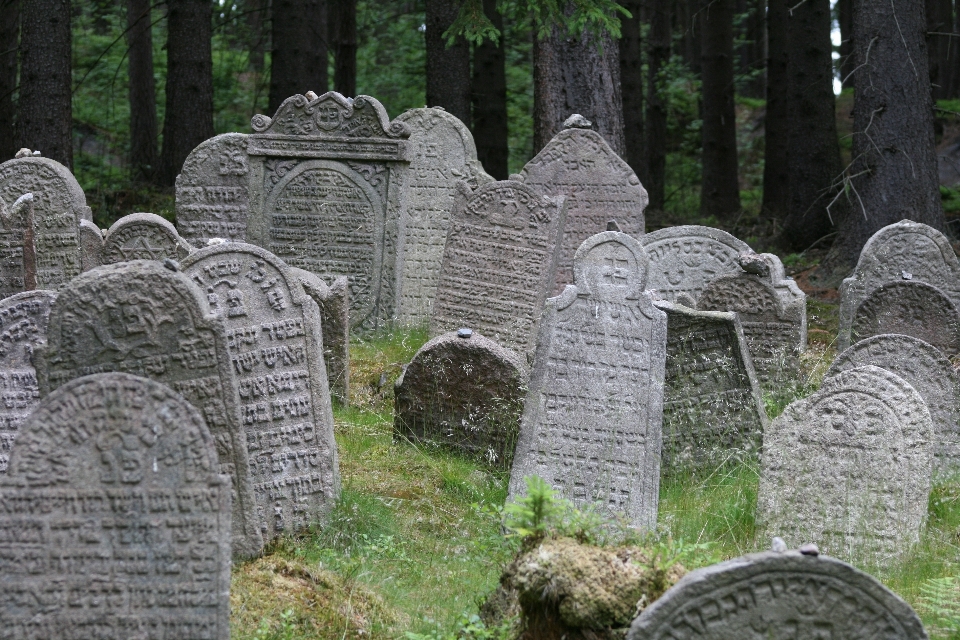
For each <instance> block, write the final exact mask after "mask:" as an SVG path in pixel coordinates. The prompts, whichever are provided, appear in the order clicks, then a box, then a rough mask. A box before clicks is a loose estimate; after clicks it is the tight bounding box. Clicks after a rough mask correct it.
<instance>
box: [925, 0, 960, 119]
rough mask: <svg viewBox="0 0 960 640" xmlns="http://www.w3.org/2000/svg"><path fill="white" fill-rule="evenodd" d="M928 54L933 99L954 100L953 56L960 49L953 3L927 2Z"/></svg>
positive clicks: (928, 0) (942, 1)
mask: <svg viewBox="0 0 960 640" xmlns="http://www.w3.org/2000/svg"><path fill="white" fill-rule="evenodd" d="M925 4H926V10H927V33H928V35H927V54H928V58H929V65H930V84H931V85H933V99H934V100H939V99H940V98H953V97H955V96H954V95H953V89H954V87H952V86H951V85H952V84H953V76H954V73H953V71H954V70H953V68H952V67H951V62H955V61H956V58H955V56H952V55H951V54H952V53H953V51H955V50H956V49H957V47H960V42H957V38H955V37H954V36H955V34H953V33H952V32H953V1H952V0H926V3H925Z"/></svg>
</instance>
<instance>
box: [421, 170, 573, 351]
mask: <svg viewBox="0 0 960 640" xmlns="http://www.w3.org/2000/svg"><path fill="white" fill-rule="evenodd" d="M461 185H462V186H461V187H460V190H461V192H460V193H459V194H458V197H457V199H456V200H455V204H454V209H453V218H452V221H451V224H450V233H449V234H448V235H447V243H446V246H445V247H444V251H443V264H442V266H441V269H440V280H439V282H438V284H437V296H436V299H435V301H434V305H433V319H432V321H431V325H430V331H431V333H432V334H434V335H436V334H440V333H443V332H446V331H453V330H456V329H457V328H458V327H470V328H471V329H473V330H475V331H478V332H480V333H482V334H483V335H485V336H487V337H488V338H490V339H492V340H495V341H496V342H497V343H499V344H500V345H502V346H504V347H507V348H508V349H513V350H514V351H517V352H519V353H522V354H529V353H532V352H533V349H534V347H535V345H536V339H537V326H538V324H539V322H540V314H541V313H542V311H543V303H544V301H545V300H546V299H547V295H548V294H549V292H551V291H553V283H554V280H555V276H556V265H557V257H558V247H559V245H558V241H559V239H560V236H561V234H562V233H563V221H564V216H565V215H566V203H565V201H564V198H563V196H558V197H557V198H550V197H547V196H541V195H539V194H538V193H536V192H535V191H533V189H531V188H530V187H528V186H527V185H525V184H523V183H522V182H516V181H514V180H503V181H499V182H489V183H487V184H484V185H480V186H479V187H477V188H476V189H475V190H473V191H471V190H470V189H469V188H468V187H467V186H466V185H463V183H461Z"/></svg>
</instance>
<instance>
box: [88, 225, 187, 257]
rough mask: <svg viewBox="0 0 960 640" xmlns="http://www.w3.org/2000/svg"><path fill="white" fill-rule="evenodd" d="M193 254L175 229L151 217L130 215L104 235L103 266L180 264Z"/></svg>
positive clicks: (112, 226)
mask: <svg viewBox="0 0 960 640" xmlns="http://www.w3.org/2000/svg"><path fill="white" fill-rule="evenodd" d="M193 250H194V248H193V247H191V246H190V245H189V244H188V243H187V242H186V241H185V240H184V239H183V238H181V237H180V234H178V233H177V229H176V227H174V226H173V225H172V224H170V223H169V222H167V221H166V220H164V219H163V218H161V217H160V216H158V215H156V214H154V213H131V214H130V215H126V216H123V217H122V218H120V219H119V220H117V221H116V222H114V223H113V225H111V226H110V228H109V229H107V232H106V233H105V234H104V235H103V251H102V252H101V261H102V264H113V263H114V262H129V261H130V260H157V261H161V262H162V261H163V260H164V259H165V258H169V259H171V260H182V259H183V258H185V257H186V256H188V255H189V254H190V252H192V251H193Z"/></svg>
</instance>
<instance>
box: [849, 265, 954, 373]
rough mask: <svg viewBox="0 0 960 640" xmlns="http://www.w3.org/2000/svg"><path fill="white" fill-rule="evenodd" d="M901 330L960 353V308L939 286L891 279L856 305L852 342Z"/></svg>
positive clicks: (944, 350)
mask: <svg viewBox="0 0 960 640" xmlns="http://www.w3.org/2000/svg"><path fill="white" fill-rule="evenodd" d="M884 333H900V334H903V335H909V336H913V337H914V338H920V339H921V340H923V341H924V342H929V343H930V344H932V345H933V346H935V347H937V348H938V349H940V350H941V351H943V352H944V353H946V354H947V355H949V356H953V355H957V354H958V353H960V311H958V310H957V306H956V304H955V303H954V302H953V301H952V300H951V299H950V298H949V297H947V295H946V294H945V293H944V292H943V291H941V290H940V289H938V288H936V287H934V286H932V285H929V284H926V283H924V282H920V281H917V280H910V281H906V280H905V281H901V282H890V283H888V284H885V285H881V286H879V287H877V288H876V289H874V290H873V291H872V292H871V293H870V294H869V295H868V296H866V297H865V298H864V300H863V301H862V302H861V303H860V304H859V305H858V306H857V309H856V311H855V312H854V315H853V322H852V323H851V325H850V331H849V332H848V333H847V336H849V339H850V340H852V341H853V342H857V341H859V340H863V339H864V338H869V337H871V336H876V335H881V334H884Z"/></svg>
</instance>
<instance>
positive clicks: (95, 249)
mask: <svg viewBox="0 0 960 640" xmlns="http://www.w3.org/2000/svg"><path fill="white" fill-rule="evenodd" d="M101 264H103V232H102V231H100V229H99V228H98V227H97V225H95V224H93V223H92V222H90V221H89V220H81V221H80V270H81V271H90V269H93V268H94V267H99V266H100V265H101Z"/></svg>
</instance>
